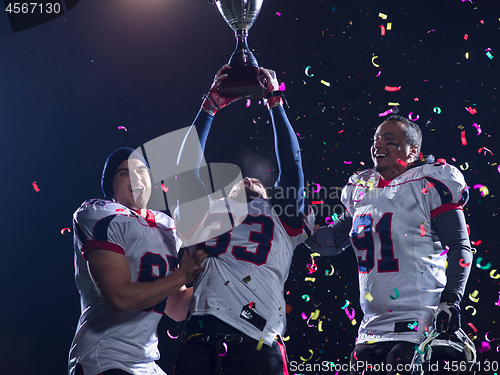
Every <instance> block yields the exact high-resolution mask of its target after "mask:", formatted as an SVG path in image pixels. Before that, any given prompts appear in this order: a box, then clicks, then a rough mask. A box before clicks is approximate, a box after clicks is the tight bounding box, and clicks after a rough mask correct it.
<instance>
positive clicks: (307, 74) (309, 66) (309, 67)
mask: <svg viewBox="0 0 500 375" xmlns="http://www.w3.org/2000/svg"><path fill="white" fill-rule="evenodd" d="M309 69H311V65H308V66H306V70H305V71H304V73H305V74H306V76H308V77H314V74H312V73H311V74H309Z"/></svg>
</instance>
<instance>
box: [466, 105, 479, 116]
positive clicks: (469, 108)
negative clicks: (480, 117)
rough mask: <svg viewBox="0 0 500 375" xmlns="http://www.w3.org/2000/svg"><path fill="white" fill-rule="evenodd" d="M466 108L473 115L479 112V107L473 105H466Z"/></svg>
mask: <svg viewBox="0 0 500 375" xmlns="http://www.w3.org/2000/svg"><path fill="white" fill-rule="evenodd" d="M465 109H466V110H467V112H469V113H470V114H471V115H475V114H476V113H477V109H476V108H472V107H465Z"/></svg>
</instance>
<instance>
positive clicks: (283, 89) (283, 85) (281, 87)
mask: <svg viewBox="0 0 500 375" xmlns="http://www.w3.org/2000/svg"><path fill="white" fill-rule="evenodd" d="M280 91H285V82H281V83H280Z"/></svg>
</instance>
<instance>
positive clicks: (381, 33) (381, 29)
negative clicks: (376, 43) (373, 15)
mask: <svg viewBox="0 0 500 375" xmlns="http://www.w3.org/2000/svg"><path fill="white" fill-rule="evenodd" d="M379 27H380V35H381V36H384V35H385V26H384V25H380V26H379Z"/></svg>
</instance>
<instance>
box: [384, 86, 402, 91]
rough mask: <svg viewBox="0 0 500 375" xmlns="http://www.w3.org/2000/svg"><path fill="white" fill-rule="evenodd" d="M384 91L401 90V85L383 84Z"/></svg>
mask: <svg viewBox="0 0 500 375" xmlns="http://www.w3.org/2000/svg"><path fill="white" fill-rule="evenodd" d="M384 90H385V91H399V90H401V86H385V87H384Z"/></svg>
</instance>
